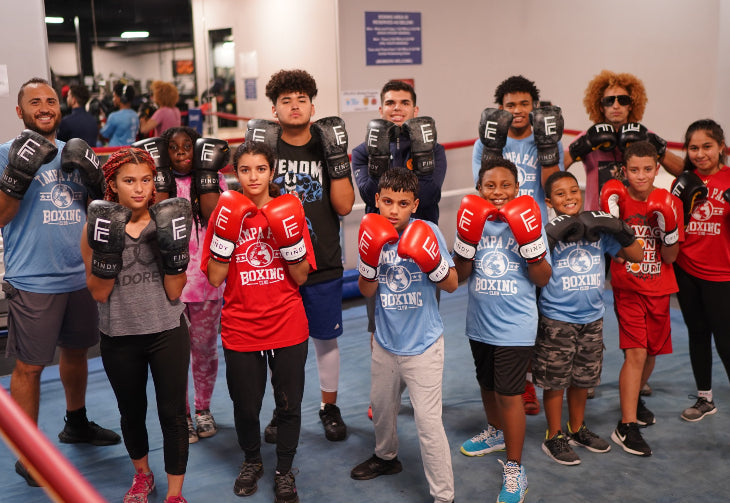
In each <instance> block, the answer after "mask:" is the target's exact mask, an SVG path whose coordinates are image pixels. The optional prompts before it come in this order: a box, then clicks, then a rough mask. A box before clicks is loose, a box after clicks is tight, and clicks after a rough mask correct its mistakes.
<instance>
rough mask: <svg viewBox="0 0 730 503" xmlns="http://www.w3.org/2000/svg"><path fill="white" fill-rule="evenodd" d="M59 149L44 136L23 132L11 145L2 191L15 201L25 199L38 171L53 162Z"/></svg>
mask: <svg viewBox="0 0 730 503" xmlns="http://www.w3.org/2000/svg"><path fill="white" fill-rule="evenodd" d="M57 153H58V148H56V146H55V145H54V144H53V143H52V142H50V141H48V140H47V139H46V138H45V137H44V136H43V135H41V134H39V133H36V132H35V131H31V130H30V129H25V130H23V132H22V133H20V135H18V137H17V138H15V140H13V143H12V144H11V145H10V151H9V152H8V165H7V166H6V167H5V171H3V174H2V176H1V177H0V190H2V191H3V192H5V193H6V194H7V195H9V196H10V197H13V198H15V199H23V196H25V193H26V192H27V191H28V187H30V184H31V182H33V178H34V177H35V174H36V172H37V171H38V169H39V168H40V167H41V166H42V165H44V164H47V163H49V162H51V161H52V160H53V159H54V158H55V157H56V154H57Z"/></svg>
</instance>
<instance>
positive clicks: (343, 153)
mask: <svg viewBox="0 0 730 503" xmlns="http://www.w3.org/2000/svg"><path fill="white" fill-rule="evenodd" d="M312 132H313V133H314V134H316V135H318V136H319V139H320V141H321V142H322V149H323V150H324V161H325V164H326V165H327V173H328V174H329V176H330V178H331V179H332V180H337V179H338V178H346V177H349V176H350V171H351V169H350V158H349V157H348V156H347V130H345V121H343V120H342V119H340V118H339V117H325V118H324V119H319V120H318V121H316V122H314V123H312Z"/></svg>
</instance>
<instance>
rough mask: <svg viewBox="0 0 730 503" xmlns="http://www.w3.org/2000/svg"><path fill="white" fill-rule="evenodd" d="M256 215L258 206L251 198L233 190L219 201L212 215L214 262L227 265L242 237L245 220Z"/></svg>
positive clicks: (222, 195) (212, 254) (211, 242)
mask: <svg viewBox="0 0 730 503" xmlns="http://www.w3.org/2000/svg"><path fill="white" fill-rule="evenodd" d="M255 214H256V205H255V204H254V203H253V202H251V200H250V199H249V198H247V197H246V196H244V195H243V194H241V193H240V192H236V191H233V190H227V191H225V192H224V193H223V194H221V196H220V198H219V199H218V205H217V206H216V207H215V210H213V213H212V214H211V215H210V220H209V222H210V225H212V226H213V239H212V240H211V241H210V253H211V258H212V259H213V260H217V261H218V262H222V263H224V264H227V263H228V262H230V261H231V255H233V250H235V249H236V243H237V242H238V238H239V237H240V236H241V228H242V227H243V219H244V218H246V217H249V216H251V215H255Z"/></svg>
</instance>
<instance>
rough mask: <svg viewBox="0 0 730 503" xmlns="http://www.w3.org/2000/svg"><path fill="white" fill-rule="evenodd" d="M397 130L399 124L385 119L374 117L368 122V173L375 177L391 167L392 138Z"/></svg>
mask: <svg viewBox="0 0 730 503" xmlns="http://www.w3.org/2000/svg"><path fill="white" fill-rule="evenodd" d="M397 132H398V126H396V125H395V124H394V123H392V122H390V121H387V120H385V119H373V120H371V121H370V122H369V123H368V132H367V136H366V137H365V145H366V146H367V150H368V173H369V174H370V176H372V177H373V178H380V175H382V174H383V173H385V172H386V171H388V169H389V168H390V140H391V138H392V137H393V136H394V135H395V134H397Z"/></svg>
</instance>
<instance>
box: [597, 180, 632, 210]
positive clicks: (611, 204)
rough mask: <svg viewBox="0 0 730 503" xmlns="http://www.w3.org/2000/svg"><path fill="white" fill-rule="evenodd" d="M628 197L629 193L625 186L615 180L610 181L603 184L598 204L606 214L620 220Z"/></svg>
mask: <svg viewBox="0 0 730 503" xmlns="http://www.w3.org/2000/svg"><path fill="white" fill-rule="evenodd" d="M628 197H629V192H628V190H627V189H626V186H625V185H624V184H623V183H621V182H620V181H618V180H616V179H611V180H608V181H607V182H606V183H604V184H603V188H602V189H601V194H600V196H599V198H598V204H599V206H600V207H601V210H603V211H605V212H606V213H610V214H611V215H613V216H614V217H616V218H622V217H623V214H624V207H625V205H626V199H627V198H628Z"/></svg>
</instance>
